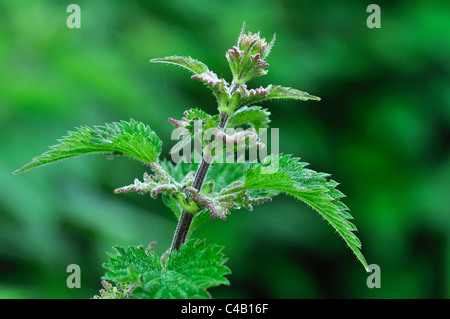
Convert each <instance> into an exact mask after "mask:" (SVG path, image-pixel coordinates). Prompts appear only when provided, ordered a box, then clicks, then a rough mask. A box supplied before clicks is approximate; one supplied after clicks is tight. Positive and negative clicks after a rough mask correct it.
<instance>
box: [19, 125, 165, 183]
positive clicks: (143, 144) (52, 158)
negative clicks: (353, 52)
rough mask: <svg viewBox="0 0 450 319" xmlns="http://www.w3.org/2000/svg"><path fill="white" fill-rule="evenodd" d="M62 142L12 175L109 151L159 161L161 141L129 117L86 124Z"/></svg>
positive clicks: (144, 160) (145, 126) (148, 160)
mask: <svg viewBox="0 0 450 319" xmlns="http://www.w3.org/2000/svg"><path fill="white" fill-rule="evenodd" d="M58 142H60V144H58V145H54V146H52V147H50V151H48V152H46V153H44V154H42V155H41V156H38V157H36V158H34V159H33V161H32V162H30V163H29V164H27V165H25V166H23V167H22V168H20V169H18V170H16V171H15V172H14V173H13V174H17V173H21V172H23V171H26V170H29V169H31V168H35V167H38V166H42V165H46V164H50V163H53V162H56V161H60V160H63V159H66V158H70V157H75V156H80V155H86V154H95V153H97V154H98V153H109V154H112V155H124V156H129V157H131V158H134V159H137V160H139V161H141V162H144V163H150V162H157V161H158V156H159V154H160V153H161V145H162V142H161V140H160V139H159V138H158V136H156V134H155V133H154V132H153V131H152V130H151V129H150V127H149V126H147V125H145V124H143V123H141V122H137V121H135V120H130V121H129V122H126V121H121V122H114V123H109V124H106V125H105V126H94V127H88V126H84V127H81V128H78V129H77V131H74V132H69V135H68V136H65V137H63V138H62V139H60V140H58Z"/></svg>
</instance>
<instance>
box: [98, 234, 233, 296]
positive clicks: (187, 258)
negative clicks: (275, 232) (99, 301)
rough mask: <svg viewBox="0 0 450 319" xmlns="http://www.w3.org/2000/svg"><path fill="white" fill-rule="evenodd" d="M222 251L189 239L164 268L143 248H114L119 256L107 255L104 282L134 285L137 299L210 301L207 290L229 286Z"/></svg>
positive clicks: (219, 248) (134, 293) (218, 247)
mask: <svg viewBox="0 0 450 319" xmlns="http://www.w3.org/2000/svg"><path fill="white" fill-rule="evenodd" d="M222 248H223V247H220V246H217V245H206V242H205V241H204V240H202V241H199V240H189V241H188V242H186V243H185V244H183V245H182V246H181V247H180V249H179V250H178V251H174V252H173V253H172V254H171V255H170V256H169V259H168V260H167V262H166V263H165V264H164V265H163V263H162V262H161V259H160V257H159V256H157V255H156V254H155V253H154V252H151V251H149V250H147V249H144V248H143V247H137V246H129V247H126V248H124V247H115V250H116V251H117V253H118V254H117V255H114V254H109V256H110V261H109V262H108V263H105V264H103V267H104V268H106V269H107V270H108V272H107V273H106V274H105V276H104V277H103V279H105V280H108V281H114V282H131V283H134V284H136V285H137V287H136V288H135V289H134V291H133V297H136V298H145V299H174V298H177V299H178V298H189V299H197V298H211V295H210V294H209V292H208V291H207V289H208V288H211V287H214V286H218V285H222V284H224V285H229V281H228V279H226V278H225V277H224V276H225V275H228V274H230V269H229V268H228V267H226V266H225V265H224V263H225V262H226V258H225V257H224V255H223V253H222Z"/></svg>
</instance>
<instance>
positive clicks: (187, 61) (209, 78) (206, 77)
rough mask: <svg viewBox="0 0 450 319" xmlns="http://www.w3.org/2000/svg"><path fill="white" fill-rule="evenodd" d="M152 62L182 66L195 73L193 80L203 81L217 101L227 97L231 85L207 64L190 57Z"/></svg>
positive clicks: (166, 58) (152, 60) (161, 59)
mask: <svg viewBox="0 0 450 319" xmlns="http://www.w3.org/2000/svg"><path fill="white" fill-rule="evenodd" d="M150 62H159V63H169V64H175V65H178V66H181V67H183V68H185V69H187V70H189V71H191V72H193V73H195V74H194V75H193V76H192V77H191V79H197V80H200V81H202V82H203V83H204V84H205V85H206V86H208V87H209V88H210V89H211V90H212V91H213V93H214V95H215V96H216V98H217V100H220V99H223V98H225V97H226V96H227V89H228V87H229V86H230V84H229V83H228V82H227V81H225V80H224V79H223V78H220V79H219V77H218V76H217V74H215V73H214V72H212V71H210V70H209V69H208V67H207V66H206V64H204V63H203V62H200V61H198V60H195V59H193V58H191V57H190V56H170V57H165V58H156V59H151V60H150Z"/></svg>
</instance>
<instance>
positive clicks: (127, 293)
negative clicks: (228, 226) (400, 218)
mask: <svg viewBox="0 0 450 319" xmlns="http://www.w3.org/2000/svg"><path fill="white" fill-rule="evenodd" d="M274 41H275V36H274V37H273V39H272V40H271V41H270V42H266V41H265V39H263V38H261V37H260V35H259V33H256V34H252V33H251V32H249V33H246V32H245V24H244V26H243V28H242V31H241V34H240V36H239V39H238V42H237V45H236V46H233V48H232V49H230V50H228V52H227V53H226V58H227V60H228V63H229V65H230V69H231V73H232V75H233V78H232V81H231V83H229V82H227V81H226V80H225V79H223V78H219V77H218V76H217V75H216V74H215V73H214V72H212V71H210V70H209V68H208V67H207V66H206V65H205V64H204V63H202V62H200V61H198V60H195V59H193V58H191V57H186V56H171V57H166V58H158V59H152V60H150V62H159V63H170V64H175V65H178V66H181V67H183V68H186V69H188V70H189V71H191V72H192V73H194V74H193V75H192V76H191V78H192V79H198V80H200V81H202V82H203V83H204V84H205V85H206V86H207V87H208V88H209V89H211V91H212V93H213V94H214V96H215V97H216V99H217V103H218V110H219V114H217V115H214V116H211V115H209V114H207V113H205V112H203V111H202V110H199V109H191V110H188V111H186V112H185V117H183V119H182V120H174V119H169V121H170V122H171V123H172V124H173V125H174V126H175V127H177V128H183V129H185V128H191V127H192V126H193V125H194V124H193V123H194V122H195V121H202V123H203V124H202V125H203V126H206V127H208V128H212V129H214V130H215V132H216V135H214V136H213V139H214V138H215V139H218V138H220V139H223V140H224V141H225V142H226V144H229V143H232V144H233V143H234V144H238V143H241V144H242V143H243V146H242V145H241V148H242V147H243V148H244V149H246V148H247V149H248V148H249V147H252V146H255V145H256V144H255V141H256V142H258V143H259V139H258V136H257V135H256V139H255V138H253V139H252V138H250V137H251V136H247V137H244V138H240V139H238V138H236V137H235V136H228V135H226V133H225V130H226V129H228V128H233V127H242V126H245V127H250V128H253V129H255V130H253V131H252V132H253V133H252V134H256V133H255V132H256V130H258V129H259V128H267V127H268V124H269V122H270V120H269V115H270V113H269V112H268V111H267V109H263V108H261V107H260V106H256V105H255V104H256V103H259V102H263V101H267V100H270V99H296V100H302V101H306V100H315V101H319V100H320V98H318V97H316V96H313V95H310V94H308V93H306V92H302V91H299V90H296V89H293V88H289V87H283V86H280V85H269V86H267V87H266V88H263V87H259V88H255V89H248V88H247V84H246V83H247V82H248V81H250V80H251V79H253V78H255V77H258V76H261V75H265V74H266V73H267V70H266V68H267V67H268V63H267V62H266V61H265V58H266V57H267V55H268V54H269V52H270V50H271V48H272V46H273V44H274ZM190 133H191V134H192V135H193V134H194V133H193V132H192V131H190ZM219 136H220V137H219ZM253 137H255V136H253ZM252 141H253V142H252ZM58 142H59V144H57V145H55V146H52V147H51V149H50V150H49V151H48V152H46V153H44V154H42V155H41V156H38V157H36V158H34V159H33V160H32V162H30V163H29V164H27V165H25V166H23V167H22V168H20V169H18V170H17V171H15V172H14V174H17V173H20V172H24V171H26V170H29V169H31V168H34V167H38V166H41V165H45V164H49V163H53V162H56V161H59V160H62V159H66V158H69V157H74V156H78V155H85V154H93V153H106V154H108V155H109V156H110V155H117V154H120V155H124V156H128V157H131V158H134V159H137V160H139V161H141V162H142V163H144V164H145V165H147V166H148V167H149V168H150V170H151V174H148V173H144V176H143V179H142V181H140V180H138V179H136V180H135V181H134V183H133V184H131V185H128V186H125V187H121V188H118V189H116V190H115V191H114V192H115V193H127V192H137V193H139V194H149V195H150V196H151V197H153V198H156V197H158V195H161V197H162V200H163V202H164V204H165V205H166V206H167V207H168V208H170V209H171V210H172V211H173V212H174V214H175V215H176V217H177V219H178V225H177V228H176V231H175V235H174V237H173V241H172V245H171V247H170V248H169V249H168V250H167V252H166V253H164V254H163V255H162V256H158V255H157V254H156V253H155V252H154V251H153V246H154V245H150V246H149V247H148V248H144V247H142V246H128V247H120V246H116V247H114V249H115V251H116V252H115V253H114V254H112V253H108V255H109V261H108V262H107V263H105V264H103V266H104V268H106V269H107V272H106V274H105V275H104V276H103V278H102V279H103V281H102V285H103V287H104V289H102V290H100V295H99V296H95V297H94V298H209V297H211V295H210V294H209V292H208V291H207V289H208V288H210V287H214V286H218V285H221V284H226V285H228V284H229V281H228V279H226V278H225V276H226V275H227V274H230V269H229V268H228V267H227V266H225V261H226V258H225V257H224V255H223V253H222V248H223V247H220V246H217V245H211V244H207V243H206V242H205V240H198V239H189V240H188V237H189V236H190V234H191V233H192V231H193V230H194V229H195V228H197V227H198V226H200V225H201V224H203V223H205V222H206V221H208V220H210V218H222V219H226V216H227V215H229V214H230V211H232V210H233V209H239V208H242V207H244V208H246V209H248V210H252V209H253V206H254V205H259V204H263V203H265V202H270V201H271V199H272V197H274V196H276V195H278V194H280V193H285V194H289V195H291V196H293V197H295V198H297V199H299V200H301V201H302V202H304V203H306V204H307V205H309V206H310V207H311V208H312V209H313V210H315V211H316V212H318V213H319V214H320V215H321V216H322V217H323V218H324V219H325V220H326V221H328V223H329V224H330V225H331V226H332V227H333V228H334V229H335V230H336V231H337V232H338V234H339V235H340V236H341V237H342V238H343V239H344V241H345V242H346V243H347V245H348V246H349V247H350V249H351V250H352V251H353V252H354V254H355V255H356V256H357V258H358V259H359V260H360V261H361V263H362V264H363V265H364V267H365V269H366V270H367V268H368V266H367V263H366V261H365V259H364V257H363V255H362V254H361V252H360V248H361V242H360V241H359V240H358V238H357V237H356V236H355V234H354V233H353V232H354V231H356V227H355V226H354V225H353V224H352V223H351V222H350V221H349V220H350V219H352V216H351V215H350V214H349V213H348V208H347V206H346V205H345V204H344V203H342V201H341V199H342V198H343V197H344V195H343V194H342V193H341V192H340V191H339V190H337V188H336V187H337V186H338V183H337V182H335V181H334V180H331V179H329V174H325V173H319V172H315V171H313V170H311V169H308V168H306V166H307V165H308V164H307V163H304V162H301V161H300V159H299V158H296V157H293V156H291V155H284V154H272V155H269V156H267V157H266V158H265V159H264V160H262V161H261V162H258V161H254V162H251V163H222V162H220V163H219V162H218V161H216V162H215V161H214V160H212V158H211V155H209V156H207V154H203V157H202V160H201V163H200V164H199V165H197V164H195V163H193V164H192V165H189V164H187V163H185V162H180V163H176V164H174V163H172V162H171V161H167V160H160V159H159V154H160V153H161V146H162V142H161V140H160V139H159V138H158V136H157V135H156V134H155V133H154V132H153V131H152V130H151V128H150V127H149V126H148V125H145V124H143V123H141V122H137V121H135V120H130V121H121V122H115V123H110V124H106V125H104V126H94V127H87V126H84V127H80V128H78V129H77V130H76V131H71V132H69V133H68V135H67V136H65V137H63V138H62V139H60V140H58ZM235 149H236V148H235ZM227 150H228V149H227ZM274 162H276V163H277V169H276V170H274V171H272V172H270V173H268V172H267V167H269V166H270V165H271V164H272V163H274Z"/></svg>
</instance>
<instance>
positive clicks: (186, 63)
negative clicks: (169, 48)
mask: <svg viewBox="0 0 450 319" xmlns="http://www.w3.org/2000/svg"><path fill="white" fill-rule="evenodd" d="M150 62H159V63H169V64H175V65H179V66H181V67H183V68H185V69H188V70H189V71H191V72H193V73H195V74H201V73H203V72H206V71H208V70H209V69H208V67H207V66H206V64H204V63H203V62H200V61H198V60H195V59H193V58H191V57H190V56H169V57H165V58H156V59H151V60H150Z"/></svg>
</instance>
